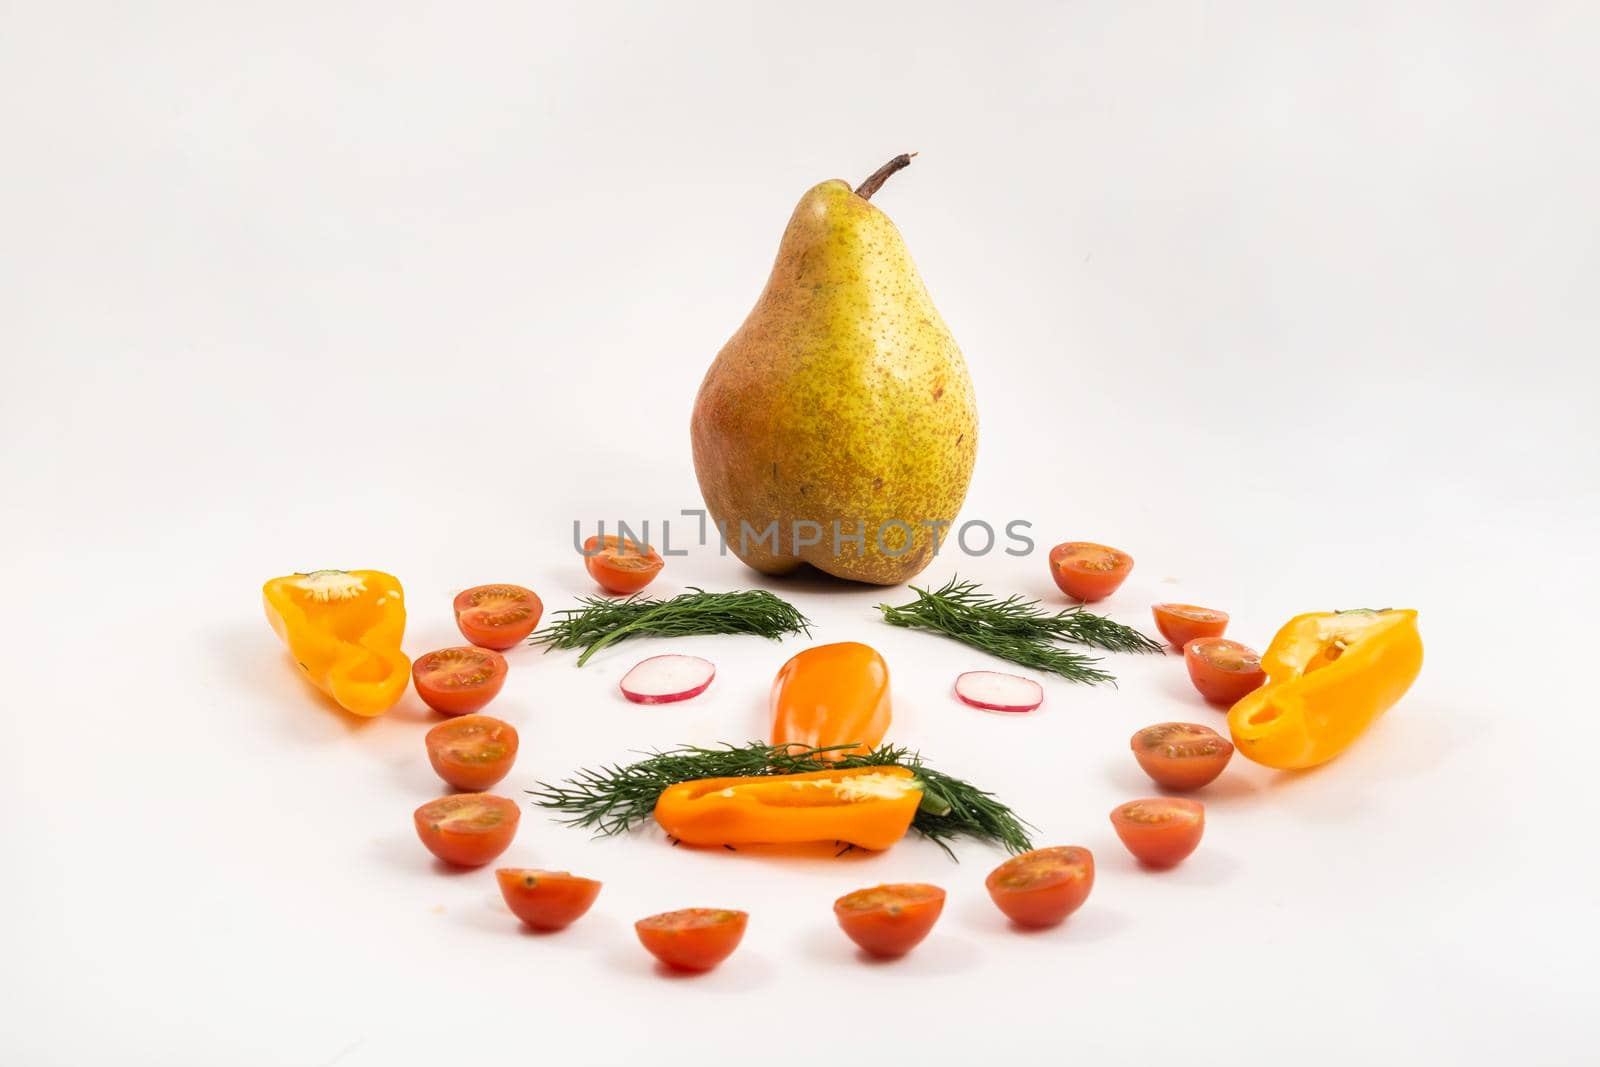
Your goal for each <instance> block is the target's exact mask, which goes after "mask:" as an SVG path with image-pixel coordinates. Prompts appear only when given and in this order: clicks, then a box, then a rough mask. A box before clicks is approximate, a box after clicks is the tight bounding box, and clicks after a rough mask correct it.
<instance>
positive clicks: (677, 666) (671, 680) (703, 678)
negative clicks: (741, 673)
mask: <svg viewBox="0 0 1600 1067" xmlns="http://www.w3.org/2000/svg"><path fill="white" fill-rule="evenodd" d="M716 676H717V668H716V667H715V666H713V665H712V663H711V661H710V660H704V659H701V658H700V657H699V656H680V655H665V656H651V657H650V658H649V659H644V660H640V661H639V662H638V663H635V664H634V665H633V666H632V667H630V668H629V669H628V673H627V674H624V675H623V676H622V681H621V682H619V683H618V688H620V689H621V690H622V695H623V696H625V697H627V698H628V699H629V700H631V701H633V702H634V703H635V704H676V703H677V702H678V701H680V700H688V699H689V698H691V697H696V696H699V695H700V694H701V693H704V692H705V691H706V689H707V688H708V687H709V686H710V685H711V681H712V679H713V678H715V677H716Z"/></svg>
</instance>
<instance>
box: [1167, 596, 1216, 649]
mask: <svg viewBox="0 0 1600 1067" xmlns="http://www.w3.org/2000/svg"><path fill="white" fill-rule="evenodd" d="M1150 610H1151V611H1152V612H1153V613H1154V614H1155V617H1156V629H1158V630H1160V631H1161V636H1162V637H1165V638H1166V639H1167V640H1168V641H1169V642H1171V644H1172V647H1173V648H1175V649H1177V650H1178V651H1179V652H1182V651H1183V646H1184V645H1186V644H1188V643H1189V642H1190V641H1193V640H1194V639H1195V638H1197V637H1221V636H1222V631H1224V630H1226V629H1227V628H1228V613H1227V612H1226V611H1216V610H1213V609H1212V608H1202V607H1198V606H1197V605H1194V604H1157V605H1155V606H1154V607H1153V608H1151V609H1150Z"/></svg>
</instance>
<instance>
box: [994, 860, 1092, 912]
mask: <svg viewBox="0 0 1600 1067" xmlns="http://www.w3.org/2000/svg"><path fill="white" fill-rule="evenodd" d="M983 884H984V885H985V886H986V887H987V888H988V890H989V896H990V898H991V899H993V900H994V903H995V907H997V908H999V909H1000V910H1001V911H1003V912H1005V913H1006V916H1007V917H1008V918H1009V919H1010V920H1011V921H1012V922H1014V923H1016V924H1017V925H1018V926H1027V927H1031V928H1034V929H1038V928H1042V927H1046V926H1054V925H1056V923H1059V922H1060V921H1061V920H1062V919H1065V918H1066V917H1067V916H1068V915H1071V914H1072V913H1073V912H1075V911H1077V910H1078V908H1079V907H1080V906H1082V904H1083V902H1084V901H1085V900H1087V899H1088V897H1089V890H1091V889H1093V888H1094V855H1093V854H1092V853H1091V852H1090V851H1089V850H1088V849H1086V848H1078V847H1077V846H1076V845H1063V846H1058V847H1056V848H1036V849H1034V850H1033V851H1032V852H1024V853H1023V854H1022V855H1020V856H1012V857H1011V858H1010V859H1008V860H1006V861H1005V862H1004V863H1002V864H1001V865H1000V866H998V867H996V868H995V869H994V870H993V871H990V872H989V877H988V878H987V879H985V880H984V883H983Z"/></svg>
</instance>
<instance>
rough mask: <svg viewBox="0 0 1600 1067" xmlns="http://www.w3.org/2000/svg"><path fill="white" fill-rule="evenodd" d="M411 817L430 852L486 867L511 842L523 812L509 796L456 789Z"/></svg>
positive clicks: (455, 861)
mask: <svg viewBox="0 0 1600 1067" xmlns="http://www.w3.org/2000/svg"><path fill="white" fill-rule="evenodd" d="M411 818H412V821H413V822H414V823H415V824H416V827H417V836H418V837H420V838H421V839H422V843H423V844H424V845H426V846H428V851H429V852H432V853H433V854H434V855H435V856H438V857H439V858H440V859H442V860H444V861H445V862H446V863H451V864H454V865H455V866H457V867H482V866H483V865H484V864H485V863H488V862H489V861H490V860H492V859H494V858H495V857H496V856H498V855H500V853H502V852H504V851H505V850H506V848H507V847H509V846H510V844H511V839H512V838H513V837H515V836H516V835H517V822H518V820H519V819H520V818H521V812H519V811H518V810H517V806H516V804H514V803H512V802H511V801H509V800H507V799H506V798H505V797H497V796H493V795H492V794H489V793H453V794H451V795H450V796H447V797H440V798H439V799H438V800H430V801H429V802H428V803H426V804H424V805H422V807H420V808H418V809H417V810H416V811H415V812H413V813H412V816H411Z"/></svg>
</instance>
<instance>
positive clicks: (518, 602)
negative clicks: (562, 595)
mask: <svg viewBox="0 0 1600 1067" xmlns="http://www.w3.org/2000/svg"><path fill="white" fill-rule="evenodd" d="M452 606H453V607H454V609H455V613H456V629H458V630H460V631H461V636H462V637H465V638H466V639H467V640H468V641H470V642H472V643H473V644H475V645H477V646H478V647H479V648H492V649H495V650H497V651H500V652H504V651H505V650H506V649H508V648H515V647H516V646H517V644H518V643H519V642H520V641H522V640H523V639H524V638H526V637H527V636H528V635H529V634H531V633H533V628H534V627H535V626H538V625H539V616H541V615H543V614H544V601H542V600H540V599H539V594H537V593H535V592H534V591H533V590H532V589H524V588H522V586H520V585H475V586H473V587H472V588H471V589H464V590H462V591H461V592H459V593H457V594H456V599H455V603H454V604H453V605H452Z"/></svg>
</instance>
